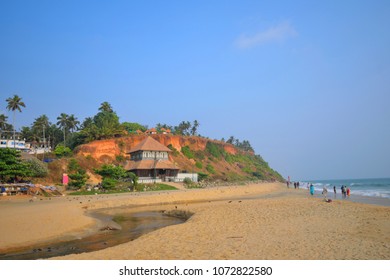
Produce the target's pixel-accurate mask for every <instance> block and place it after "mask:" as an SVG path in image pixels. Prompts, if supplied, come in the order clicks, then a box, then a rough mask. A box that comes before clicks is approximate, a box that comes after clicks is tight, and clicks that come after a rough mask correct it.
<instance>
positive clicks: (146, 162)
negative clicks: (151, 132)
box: [125, 136, 179, 183]
mask: <svg viewBox="0 0 390 280" xmlns="http://www.w3.org/2000/svg"><path fill="white" fill-rule="evenodd" d="M170 152H171V150H170V149H169V148H168V147H166V146H164V145H163V144H161V143H159V142H158V141H156V140H154V139H153V138H152V137H150V136H148V137H146V138H145V139H144V140H143V141H141V142H140V143H139V144H138V145H136V146H135V147H134V148H132V149H131V150H130V151H129V152H128V154H130V161H128V162H127V164H126V166H125V169H126V170H127V171H130V172H133V173H134V174H136V175H137V176H138V178H139V179H138V181H139V182H144V183H152V182H162V181H175V178H176V177H177V174H178V172H179V168H178V167H176V165H175V164H174V163H173V162H171V161H170V160H169V153H170Z"/></svg>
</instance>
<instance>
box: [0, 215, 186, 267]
mask: <svg viewBox="0 0 390 280" xmlns="http://www.w3.org/2000/svg"><path fill="white" fill-rule="evenodd" d="M91 216H93V217H94V218H97V219H98V220H99V221H100V224H102V225H103V226H102V227H101V228H100V229H99V231H98V232H97V233H96V232H95V233H94V234H92V235H89V236H86V237H83V238H81V237H79V238H77V239H73V240H69V241H59V242H51V243H40V244H36V245H32V246H27V247H23V248H19V249H14V250H9V251H7V252H3V253H0V260H35V259H46V258H52V257H57V256H64V255H69V254H79V253H83V252H92V251H97V250H102V249H105V248H108V247H112V246H115V245H119V244H122V243H126V242H129V241H132V240H134V239H136V238H138V237H140V236H141V235H143V234H146V233H148V232H151V231H153V230H157V229H160V228H163V227H166V226H170V225H176V224H180V223H183V222H185V221H186V220H187V219H188V218H189V216H190V213H186V212H181V211H176V212H174V211H173V212H169V213H168V212H165V211H145V212H126V211H124V209H117V210H113V209H111V210H110V212H109V214H107V213H101V212H95V213H92V214H91Z"/></svg>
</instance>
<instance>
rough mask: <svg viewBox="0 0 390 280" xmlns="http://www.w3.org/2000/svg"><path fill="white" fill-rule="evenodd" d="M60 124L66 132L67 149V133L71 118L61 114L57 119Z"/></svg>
mask: <svg viewBox="0 0 390 280" xmlns="http://www.w3.org/2000/svg"><path fill="white" fill-rule="evenodd" d="M57 120H58V122H57V125H58V126H59V127H60V128H62V129H63V131H64V146H65V147H66V141H65V131H66V129H67V128H68V126H69V116H68V115H67V114H65V113H61V115H60V116H59V117H58V118H57Z"/></svg>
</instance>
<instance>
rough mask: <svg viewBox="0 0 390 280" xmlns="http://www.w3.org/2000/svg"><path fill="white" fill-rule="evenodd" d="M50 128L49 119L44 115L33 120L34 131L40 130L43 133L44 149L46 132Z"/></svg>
mask: <svg viewBox="0 0 390 280" xmlns="http://www.w3.org/2000/svg"><path fill="white" fill-rule="evenodd" d="M49 127H50V122H49V118H48V117H47V116H46V115H42V116H40V117H38V118H36V119H35V121H34V123H33V128H34V130H36V131H40V129H42V132H43V146H44V147H46V137H45V135H46V130H47V129H48V128H49Z"/></svg>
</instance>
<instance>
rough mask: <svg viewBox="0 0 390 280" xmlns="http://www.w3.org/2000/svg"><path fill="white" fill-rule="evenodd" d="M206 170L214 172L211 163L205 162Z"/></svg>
mask: <svg viewBox="0 0 390 280" xmlns="http://www.w3.org/2000/svg"><path fill="white" fill-rule="evenodd" d="M206 170H207V171H208V172H209V173H211V174H215V169H214V166H212V165H211V164H207V166H206Z"/></svg>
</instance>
